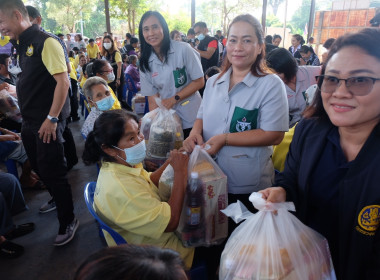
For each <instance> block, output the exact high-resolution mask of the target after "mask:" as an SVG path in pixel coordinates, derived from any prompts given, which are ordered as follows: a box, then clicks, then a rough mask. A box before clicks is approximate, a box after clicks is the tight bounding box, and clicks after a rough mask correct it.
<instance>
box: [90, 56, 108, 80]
mask: <svg viewBox="0 0 380 280" xmlns="http://www.w3.org/2000/svg"><path fill="white" fill-rule="evenodd" d="M107 64H108V61H106V60H104V59H94V60H92V61H91V63H89V65H88V66H87V75H88V76H89V77H95V76H96V74H100V73H102V72H103V71H102V68H103V67H104V66H107Z"/></svg>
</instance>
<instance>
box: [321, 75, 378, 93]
mask: <svg viewBox="0 0 380 280" xmlns="http://www.w3.org/2000/svg"><path fill="white" fill-rule="evenodd" d="M315 78H316V79H317V81H318V85H319V86H320V90H321V91H323V92H326V93H333V92H335V91H336V90H337V88H338V87H339V86H340V84H341V81H344V83H345V85H346V88H347V89H348V91H349V92H350V93H351V94H353V95H358V96H363V95H367V94H368V93H370V92H371V90H372V89H373V85H374V84H375V82H376V81H379V80H380V78H373V77H350V78H347V79H339V78H337V77H334V76H330V75H320V76H316V77H315ZM320 79H322V85H321V80H320Z"/></svg>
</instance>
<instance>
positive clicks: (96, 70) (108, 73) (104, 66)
mask: <svg viewBox="0 0 380 280" xmlns="http://www.w3.org/2000/svg"><path fill="white" fill-rule="evenodd" d="M86 71H87V76H88V77H89V78H90V77H95V76H97V77H100V78H103V79H104V80H105V81H106V82H107V83H108V89H109V91H110V93H111V95H112V97H113V98H114V99H115V103H114V104H113V106H112V108H111V110H115V109H121V105H120V102H119V100H118V99H117V97H116V95H115V93H114V91H113V90H112V88H111V86H110V84H111V83H112V82H113V81H114V80H115V74H114V72H113V69H112V67H111V65H110V64H109V63H108V62H107V61H106V60H102V59H94V60H93V62H92V63H89V65H88V66H87V68H86Z"/></svg>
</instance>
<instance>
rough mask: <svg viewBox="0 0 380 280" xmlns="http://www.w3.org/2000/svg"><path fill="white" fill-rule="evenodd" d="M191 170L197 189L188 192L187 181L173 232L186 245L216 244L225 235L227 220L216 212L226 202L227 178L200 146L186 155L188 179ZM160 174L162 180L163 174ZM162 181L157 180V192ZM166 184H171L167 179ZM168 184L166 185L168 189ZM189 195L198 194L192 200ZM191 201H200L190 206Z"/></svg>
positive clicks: (223, 207)
mask: <svg viewBox="0 0 380 280" xmlns="http://www.w3.org/2000/svg"><path fill="white" fill-rule="evenodd" d="M167 172H171V171H167ZM164 173H165V172H164ZM191 173H197V174H198V176H199V180H198V182H199V183H198V184H199V186H200V188H201V191H200V192H197V191H196V192H192V191H191V189H190V187H191V186H190V185H189V184H188V186H187V190H186V194H185V200H184V206H183V210H182V213H181V218H180V221H179V225H178V227H177V230H176V234H177V235H178V236H179V238H180V239H181V240H182V243H183V244H184V246H187V247H196V246H211V245H216V244H220V243H221V242H223V240H224V239H225V238H226V237H227V234H228V219H227V217H226V216H225V215H224V214H223V213H222V212H220V210H223V209H225V208H226V207H227V205H228V191H227V177H226V175H225V174H224V173H223V171H222V170H221V169H220V168H219V166H218V165H217V164H216V163H215V161H214V160H213V159H212V158H211V156H210V155H209V154H208V153H207V151H206V150H205V149H203V148H201V147H200V146H196V147H195V148H194V150H193V152H192V153H191V155H190V159H189V164H188V174H189V175H188V177H189V181H190V174H191ZM163 175H164V179H165V174H163ZM173 176H174V172H173ZM173 176H172V178H173ZM172 180H173V179H172ZM164 182H165V181H160V184H159V192H160V188H161V187H162V183H164ZM166 182H167V181H166ZM170 184H171V186H172V184H173V182H172V181H171V182H170ZM171 186H169V188H170V192H171ZM169 196H170V194H169ZM190 196H201V197H195V200H192V199H191V197H190ZM194 201H201V205H198V206H197V207H195V208H194V205H191V204H192V203H193V204H194ZM194 209H196V218H197V219H196V220H197V221H198V222H197V223H195V224H194V223H193V222H194V219H193V217H192V213H193V212H194V211H193V210H194Z"/></svg>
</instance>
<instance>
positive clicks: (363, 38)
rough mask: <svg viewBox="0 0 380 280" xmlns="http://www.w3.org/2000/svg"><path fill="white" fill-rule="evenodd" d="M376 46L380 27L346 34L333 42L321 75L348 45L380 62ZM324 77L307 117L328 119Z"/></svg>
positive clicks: (378, 43) (306, 114) (306, 112)
mask: <svg viewBox="0 0 380 280" xmlns="http://www.w3.org/2000/svg"><path fill="white" fill-rule="evenodd" d="M374 46H380V29H379V28H364V29H362V30H360V31H359V32H356V33H348V34H345V35H343V36H341V37H339V38H338V39H336V40H335V42H334V43H333V44H332V46H331V48H330V50H329V53H328V56H327V59H326V63H324V64H323V67H322V72H321V75H323V74H324V73H325V71H326V66H327V65H328V64H329V61H330V59H331V57H332V56H333V55H335V54H336V53H337V52H339V51H340V50H341V49H343V48H346V47H357V48H359V49H361V50H362V51H363V52H364V53H366V54H368V55H370V56H372V57H374V58H376V59H377V61H378V62H380V48H375V47H374ZM322 82H323V79H319V80H318V89H317V91H316V93H315V97H314V99H313V103H312V104H311V105H310V106H309V107H308V108H307V109H306V110H305V112H304V116H305V118H312V117H315V118H318V119H328V116H327V113H326V111H325V109H324V107H323V103H322V96H321V90H320V88H321V86H322Z"/></svg>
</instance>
